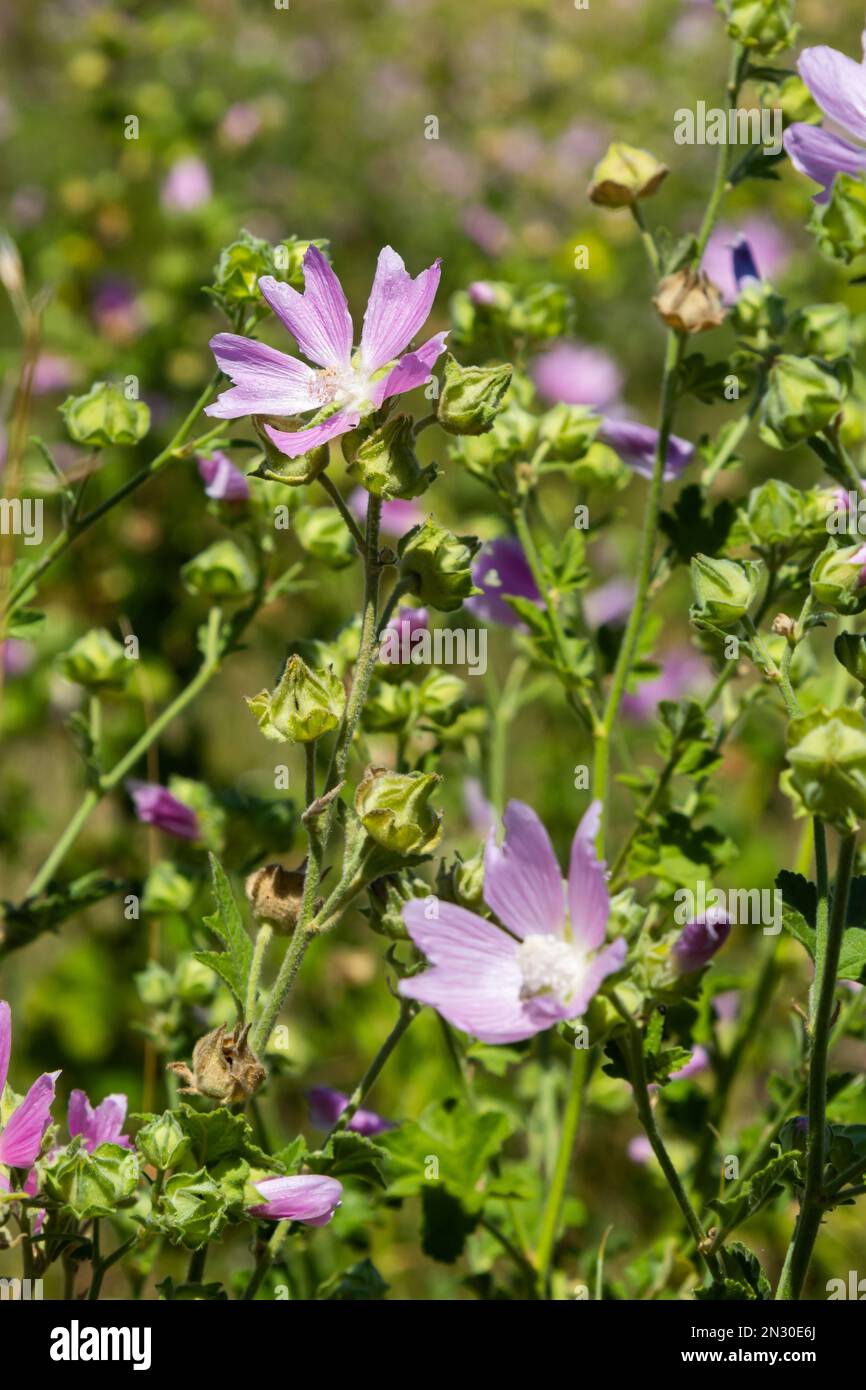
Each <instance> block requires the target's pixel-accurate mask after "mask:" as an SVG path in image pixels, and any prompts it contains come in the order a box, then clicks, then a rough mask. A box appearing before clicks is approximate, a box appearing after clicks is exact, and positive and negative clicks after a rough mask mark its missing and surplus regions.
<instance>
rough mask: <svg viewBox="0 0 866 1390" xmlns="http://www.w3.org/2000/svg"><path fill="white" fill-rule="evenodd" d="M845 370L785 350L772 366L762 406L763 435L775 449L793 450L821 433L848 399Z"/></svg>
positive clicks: (765, 441) (761, 431)
mask: <svg viewBox="0 0 866 1390" xmlns="http://www.w3.org/2000/svg"><path fill="white" fill-rule="evenodd" d="M845 393H846V385H845V378H844V370H843V369H841V368H839V369H836V368H833V367H830V366H828V365H827V363H826V362H821V361H819V359H818V358H816V357H793V356H790V355H789V354H787V353H783V354H782V355H781V356H780V357H777V358H776V361H775V362H774V363H773V366H772V367H771V369H770V374H769V378H768V382H767V393H766V395H765V396H764V401H763V405H762V408H761V430H760V433H761V438H762V439H763V441H764V443H765V444H769V445H771V446H772V447H773V448H774V449H791V448H793V447H794V445H795V444H799V443H800V442H801V441H802V440H803V439H808V438H809V436H810V435H812V434H818V433H820V431H821V430H823V429H824V428H825V426H826V425H829V423H830V421H831V420H832V419H833V417H834V416H835V415H837V414H838V413H839V410H840V409H841V406H842V403H843V401H844V399H845Z"/></svg>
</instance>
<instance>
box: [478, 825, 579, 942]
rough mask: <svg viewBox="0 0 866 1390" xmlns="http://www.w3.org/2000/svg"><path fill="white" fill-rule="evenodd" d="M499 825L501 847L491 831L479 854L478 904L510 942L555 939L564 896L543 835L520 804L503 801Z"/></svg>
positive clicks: (562, 915) (560, 924) (559, 931)
mask: <svg viewBox="0 0 866 1390" xmlns="http://www.w3.org/2000/svg"><path fill="white" fill-rule="evenodd" d="M502 820H503V824H504V825H505V841H504V843H503V844H502V845H497V843H496V839H495V831H494V832H492V833H491V835H490V837H489V839H488V841H487V846H486V848H485V851H484V901H485V902H486V903H487V906H488V907H489V908H490V909H491V911H493V912H495V913H496V915H497V917H498V918H499V920H500V921H501V922H503V923H504V925H505V926H506V927H508V929H509V931H513V932H514V934H515V936H519V937H521V938H522V937H525V936H534V935H541V934H543V933H546V932H549V933H552V934H553V935H555V936H561V935H562V931H563V927H564V925H565V893H564V886H563V882H562V874H561V873H560V871H559V865H558V864H557V862H556V855H555V854H554V853H553V846H552V845H551V843H550V839H549V837H548V834H547V831H546V830H545V828H544V826H543V825H542V823H541V821H540V820H539V819H538V816H537V815H536V814H535V812H534V811H533V809H532V807H531V806H527V805H526V804H525V803H524V802H522V801H509V803H508V805H507V806H506V808H505V814H504V815H503V817H502Z"/></svg>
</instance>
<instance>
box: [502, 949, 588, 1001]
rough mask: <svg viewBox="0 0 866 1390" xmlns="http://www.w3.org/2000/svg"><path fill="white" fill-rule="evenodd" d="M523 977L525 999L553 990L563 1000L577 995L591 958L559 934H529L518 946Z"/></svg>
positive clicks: (518, 962) (522, 986) (522, 993)
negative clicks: (588, 960)
mask: <svg viewBox="0 0 866 1390" xmlns="http://www.w3.org/2000/svg"><path fill="white" fill-rule="evenodd" d="M517 964H518V965H519V966H520V973H521V975H522V977H523V984H522V985H521V989H520V997H521V999H535V998H537V996H538V995H541V994H552V995H553V997H554V998H555V999H556V1001H557V1003H559V1004H567V1003H568V1002H569V1000H571V999H573V998H574V995H575V994H576V993H577V991H578V989H579V988H580V986H581V985H582V984H583V980H584V977H585V975H586V966H587V961H586V957H585V956H583V955H582V954H581V953H580V952H579V951H576V950H575V949H574V947H573V946H570V945H569V943H568V942H567V941H562V940H561V939H560V938H559V937H558V936H527V938H526V940H525V941H521V943H520V945H519V946H518V948H517Z"/></svg>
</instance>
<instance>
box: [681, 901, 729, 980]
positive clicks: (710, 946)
mask: <svg viewBox="0 0 866 1390" xmlns="http://www.w3.org/2000/svg"><path fill="white" fill-rule="evenodd" d="M730 931H731V924H730V922H729V921H728V919H727V916H726V915H725V913H724V912H721V911H719V910H717V909H715V908H709V909H708V910H707V912H706V914H705V915H704V919H703V921H700V922H687V923H686V925H685V926H684V927H683V929H682V931H681V932H680V935H679V936H678V938H677V940H676V941H675V942H674V944H673V947H672V949H671V955H672V957H673V960H674V964H675V966H676V969H677V971H678V972H679V973H680V974H681V975H691V974H692V973H693V972H694V971H696V970H703V968H704V966H705V965H707V964H708V963H709V962H710V961H711V960H712V958H713V956H714V955H715V954H716V952H717V951H718V950H719V949H720V948H721V947H722V946H724V944H725V942H726V941H727V939H728V937H729V935H730Z"/></svg>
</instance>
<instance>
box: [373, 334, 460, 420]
mask: <svg viewBox="0 0 866 1390" xmlns="http://www.w3.org/2000/svg"><path fill="white" fill-rule="evenodd" d="M447 337H448V334H447V332H445V333H435V334H434V335H433V337H432V338H428V339H427V341H426V343H422V345H421V347H419V348H418V349H417V351H415V352H407V353H404V355H403V356H402V357H401V358H400V361H399V362H398V363H397V365H396V367H392V368H391V371H390V372H389V373H388V375H387V376H383V377H382V378H381V380H380V381H377V382H376V383H375V385H374V386H373V390H372V392H371V396H372V401H373V405H375V406H376V407H377V408H378V407H379V406H380V405H381V404H382V402H383V401H384V400H387V399H388V397H389V396H400V395H402V394H403V392H404V391H413V390H414V389H415V387H416V386H423V385H424V383H425V382H426V381H427V380H429V377H430V373H431V371H432V370H433V367H434V366H435V364H436V361H437V359H438V358H439V357H440V356H441V354H442V353H443V352H444V351H445V340H446V338H447Z"/></svg>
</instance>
